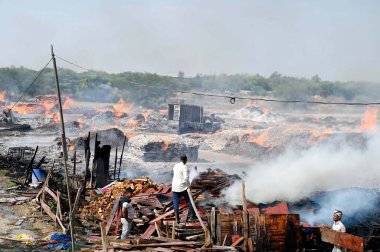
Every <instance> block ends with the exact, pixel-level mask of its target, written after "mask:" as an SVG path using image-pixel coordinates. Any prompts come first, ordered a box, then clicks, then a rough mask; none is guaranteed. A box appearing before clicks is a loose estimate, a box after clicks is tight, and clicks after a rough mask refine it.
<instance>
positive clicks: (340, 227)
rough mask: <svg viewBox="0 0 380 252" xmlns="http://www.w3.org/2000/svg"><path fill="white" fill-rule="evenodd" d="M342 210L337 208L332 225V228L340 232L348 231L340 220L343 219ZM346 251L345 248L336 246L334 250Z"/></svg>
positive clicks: (336, 251) (337, 251)
mask: <svg viewBox="0 0 380 252" xmlns="http://www.w3.org/2000/svg"><path fill="white" fill-rule="evenodd" d="M342 215H343V213H342V211H339V210H335V211H334V215H333V220H334V223H333V225H332V230H335V231H338V232H343V233H345V232H346V227H345V226H344V225H343V223H342V222H341V221H340V220H341V219H342ZM343 251H345V250H344V249H343V248H341V247H338V246H334V248H333V250H332V252H343Z"/></svg>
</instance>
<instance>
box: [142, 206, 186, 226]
mask: <svg viewBox="0 0 380 252" xmlns="http://www.w3.org/2000/svg"><path fill="white" fill-rule="evenodd" d="M185 207H187V204H186V205H185V204H183V205H180V206H179V210H181V209H183V208H185ZM172 214H174V209H173V210H170V211H168V212H166V213H164V214H162V215H160V216H158V217H157V218H155V219H153V220H151V221H150V222H149V224H150V225H152V224H154V223H155V222H157V221H159V220H162V219H164V218H166V217H168V216H170V215H172Z"/></svg>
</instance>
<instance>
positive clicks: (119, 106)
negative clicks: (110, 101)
mask: <svg viewBox="0 0 380 252" xmlns="http://www.w3.org/2000/svg"><path fill="white" fill-rule="evenodd" d="M112 107H113V110H114V115H115V117H117V118H120V117H121V116H122V115H123V114H126V113H128V112H129V111H131V109H132V108H133V105H132V104H128V103H126V102H125V100H124V99H123V98H120V100H119V101H118V103H116V104H114V105H113V106H112Z"/></svg>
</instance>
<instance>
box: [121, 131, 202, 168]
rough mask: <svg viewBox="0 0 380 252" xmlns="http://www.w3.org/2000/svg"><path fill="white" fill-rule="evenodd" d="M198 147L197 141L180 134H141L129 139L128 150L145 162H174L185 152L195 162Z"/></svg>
mask: <svg viewBox="0 0 380 252" xmlns="http://www.w3.org/2000/svg"><path fill="white" fill-rule="evenodd" d="M198 148H199V145H198V143H197V142H196V141H194V140H192V139H189V138H185V137H180V136H153V135H139V136H136V137H133V138H131V139H129V141H128V152H129V153H130V154H131V155H133V156H135V157H138V158H140V159H142V160H143V161H144V162H173V161H177V160H178V156H180V155H181V154H183V153H186V154H187V155H188V157H189V160H191V161H192V162H195V161H197V159H198Z"/></svg>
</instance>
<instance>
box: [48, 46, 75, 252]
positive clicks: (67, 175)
mask: <svg viewBox="0 0 380 252" xmlns="http://www.w3.org/2000/svg"><path fill="white" fill-rule="evenodd" d="M51 57H52V59H53V66H54V73H55V83H56V86H57V95H58V102H59V114H60V116H61V126H62V135H61V139H62V148H63V165H64V169H65V181H66V186H67V198H68V199H69V209H70V212H69V225H70V235H71V247H72V251H74V247H75V244H74V229H73V215H72V212H73V211H72V206H71V195H70V183H69V174H68V171H67V160H68V158H67V146H66V145H67V144H66V133H65V121H64V120H63V111H62V99H61V90H60V88H59V80H58V70H57V63H56V60H55V55H54V51H53V45H52V46H51Z"/></svg>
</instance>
